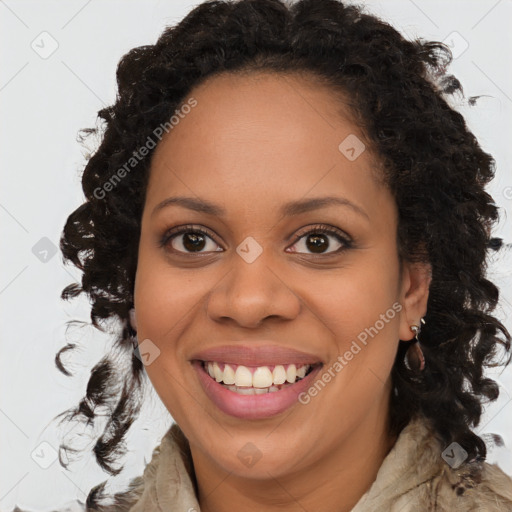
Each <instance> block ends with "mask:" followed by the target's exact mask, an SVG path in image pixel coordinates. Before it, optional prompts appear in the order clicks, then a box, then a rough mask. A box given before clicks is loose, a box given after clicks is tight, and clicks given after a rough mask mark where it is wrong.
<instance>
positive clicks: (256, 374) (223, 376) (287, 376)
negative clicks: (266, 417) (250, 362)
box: [205, 361, 311, 388]
mask: <svg viewBox="0 0 512 512" xmlns="http://www.w3.org/2000/svg"><path fill="white" fill-rule="evenodd" d="M205 366H206V369H207V371H208V374H209V375H210V377H212V379H215V380H216V381H217V382H223V383H224V384H227V385H230V384H234V385H235V386H238V387H254V388H268V387H270V386H272V385H279V384H284V383H285V382H289V383H292V382H295V381H296V379H297V377H298V378H299V379H302V378H303V377H304V376H305V375H306V373H307V371H308V370H309V368H310V367H311V365H309V364H306V365H301V366H299V367H298V368H297V366H296V365H295V364H289V365H286V368H285V366H283V365H281V364H278V365H276V366H274V367H273V368H272V369H271V368H269V367H268V366H258V367H252V368H248V367H247V366H243V365H229V364H224V365H223V364H219V363H217V362H211V361H209V362H208V363H205ZM251 369H252V371H251Z"/></svg>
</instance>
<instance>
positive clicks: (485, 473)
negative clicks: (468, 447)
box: [406, 420, 512, 512]
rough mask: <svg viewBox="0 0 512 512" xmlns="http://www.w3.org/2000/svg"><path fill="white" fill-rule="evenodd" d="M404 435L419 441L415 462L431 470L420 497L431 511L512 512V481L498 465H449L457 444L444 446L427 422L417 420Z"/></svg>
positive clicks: (475, 463)
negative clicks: (430, 506)
mask: <svg viewBox="0 0 512 512" xmlns="http://www.w3.org/2000/svg"><path fill="white" fill-rule="evenodd" d="M406 435H407V436H408V437H413V438H414V437H416V438H417V439H419V440H421V442H420V443H419V444H418V445H416V448H415V450H416V454H417V457H418V459H417V463H418V464H422V465H425V466H426V467H427V468H428V467H429V468H431V469H430V471H429V472H430V474H431V475H432V476H431V478H427V479H426V480H425V482H424V485H423V486H424V489H423V492H422V493H421V494H423V495H424V496H425V498H426V499H427V501H428V502H429V504H432V505H433V506H435V507H436V508H434V510H439V511H443V512H444V511H446V512H454V511H467V510H485V511H486V512H512V478H511V477H510V476H509V475H507V474H506V473H505V472H504V471H503V470H502V469H500V468H499V466H497V465H496V464H489V463H487V462H485V461H479V460H470V461H461V462H458V461H455V463H450V459H453V458H454V457H455V456H456V455H457V454H456V453H454V451H455V452H456V450H457V446H458V445H456V444H455V445H454V446H453V448H452V449H450V447H445V446H443V445H442V443H441V441H440V440H439V438H438V437H437V436H436V435H435V434H434V430H433V428H432V427H431V426H430V424H429V423H428V422H427V421H426V420H416V421H415V422H414V423H413V424H412V425H410V428H409V430H408V432H407V433H406ZM413 444H414V443H413ZM419 485H420V486H421V484H419ZM418 490H419V489H418ZM427 496H428V498H427Z"/></svg>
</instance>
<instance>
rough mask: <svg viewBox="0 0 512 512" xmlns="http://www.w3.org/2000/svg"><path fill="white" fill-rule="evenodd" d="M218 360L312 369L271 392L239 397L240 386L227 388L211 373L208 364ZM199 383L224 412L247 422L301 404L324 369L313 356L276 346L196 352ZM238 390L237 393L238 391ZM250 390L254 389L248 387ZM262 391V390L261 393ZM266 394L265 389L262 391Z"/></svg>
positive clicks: (193, 357) (236, 347)
mask: <svg viewBox="0 0 512 512" xmlns="http://www.w3.org/2000/svg"><path fill="white" fill-rule="evenodd" d="M207 361H216V362H218V363H221V364H226V365H244V366H247V367H249V368H252V369H254V368H255V367H275V366H279V365H283V366H288V367H290V366H293V365H295V366H302V367H304V366H307V365H309V366H310V367H312V368H311V370H310V371H309V373H307V374H306V375H305V376H304V377H303V378H300V380H297V381H296V382H294V383H288V382H286V383H284V384H283V385H279V386H278V387H275V386H272V387H270V388H269V389H268V391H269V392H268V393H257V394H245V393H244V394H240V391H243V389H242V390H241V389H240V388H238V386H236V387H235V386H226V385H225V384H222V383H219V382H218V381H217V380H216V379H215V378H212V376H211V375H209V374H208V371H207V368H206V366H207V365H205V362H207ZM191 363H192V367H193V368H194V370H195V371H196V374H197V376H198V379H199V382H200V384H201V386H202V388H203V390H204V392H205V394H206V396H207V397H208V398H209V399H210V400H211V402H212V403H213V404H215V405H216V406H217V407H218V408H219V409H220V410H221V411H222V412H224V413H225V414H228V415H230V416H234V417H236V418H240V419H245V420H256V419H264V418H268V417H272V416H275V415H278V414H280V413H282V412H284V411H286V410H287V409H289V408H290V407H292V406H294V405H297V404H298V397H299V395H300V394H301V393H303V392H304V391H305V390H307V389H308V388H309V387H310V386H311V385H312V383H313V382H314V379H315V378H316V376H317V375H318V373H319V371H320V369H321V368H322V366H323V362H322V361H321V359H320V358H319V357H317V356H315V355H313V354H308V353H305V352H300V351H297V350H294V349H289V348H283V347H279V346H275V345H264V346H259V347H258V346H254V345H251V346H247V345H245V346H242V345H237V346H220V347H214V348H210V349H206V350H203V351H200V352H197V353H195V354H194V355H193V356H192V358H191ZM235 388H236V391H235ZM246 389H247V390H248V391H249V390H250V389H254V388H249V387H248V388H246ZM258 391H260V390H258ZM261 391H263V390H261Z"/></svg>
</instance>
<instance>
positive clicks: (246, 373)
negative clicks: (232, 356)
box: [235, 365, 252, 388]
mask: <svg viewBox="0 0 512 512" xmlns="http://www.w3.org/2000/svg"><path fill="white" fill-rule="evenodd" d="M235 384H236V385H237V386H239V387H240V386H245V387H249V388H250V387H252V373H251V370H249V368H247V367H246V366H242V365H240V366H238V367H237V369H236V372H235Z"/></svg>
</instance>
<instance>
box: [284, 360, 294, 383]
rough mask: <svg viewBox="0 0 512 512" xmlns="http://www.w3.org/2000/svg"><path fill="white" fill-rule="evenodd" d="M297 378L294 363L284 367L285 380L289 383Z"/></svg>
mask: <svg viewBox="0 0 512 512" xmlns="http://www.w3.org/2000/svg"><path fill="white" fill-rule="evenodd" d="M296 378H297V368H296V367H295V365H294V364H290V365H289V366H288V368H287V369H286V380H287V381H288V382H290V383H292V382H295V379H296Z"/></svg>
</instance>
